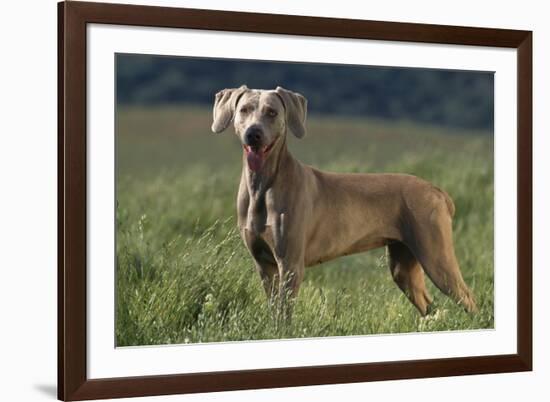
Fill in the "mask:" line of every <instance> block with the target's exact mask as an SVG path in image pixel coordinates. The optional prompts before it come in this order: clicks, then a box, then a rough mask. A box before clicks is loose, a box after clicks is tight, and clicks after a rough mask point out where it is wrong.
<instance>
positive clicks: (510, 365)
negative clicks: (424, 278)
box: [58, 1, 532, 400]
mask: <svg viewBox="0 0 550 402" xmlns="http://www.w3.org/2000/svg"><path fill="white" fill-rule="evenodd" d="M88 23H101V24H120V25H138V26H154V27H171V28H194V29H206V30H219V31H241V32H258V33H272V34H283V35H284V34H292V35H307V36H322V37H339V38H358V39H376V40H390V41H408V42H424V43H443V44H459V45H474V46H493V47H505V48H513V49H517V74H518V88H517V91H518V92H517V94H518V97H517V111H518V126H517V157H518V189H517V190H518V192H517V208H518V212H517V227H518V233H517V238H518V243H517V252H518V266H517V286H518V287H517V296H518V299H517V300H518V311H517V313H518V322H517V325H518V327H517V354H510V355H498V356H479V357H461V358H446V359H428V360H417V361H399V362H382V363H364V364H363V363H362V364H342V365H327V366H315V367H295V368H284V367H283V368H275V369H262V370H246V371H231V372H206V373H198V374H175V375H159V376H146V377H125V378H104V379H92V380H90V379H88V378H87V375H86V252H87V251H86V210H87V206H86V24H88ZM530 370H532V32H531V31H517V30H504V29H488V28H470V27H456V26H442V25H427V24H411V23H395V22H379V21H362V20H349V19H334V18H318V17H304V16H289V15H271V14H256V13H241V12H228V11H208V10H196V9H181V8H168V7H151V6H134V5H119V4H105V3H79V2H73V1H71V2H64V3H59V4H58V398H59V399H61V400H83V399H99V398H116V397H131V396H147V395H163V394H164V395H165V394H176V393H192V392H210V391H226V390H239V389H253V388H273V387H290V386H301V385H316V384H335V383H352V382H364V381H380V380H390V379H407V378H423V377H443V376H453V375H467V374H484V373H503V372H515V371H530Z"/></svg>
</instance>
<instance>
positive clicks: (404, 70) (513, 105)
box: [58, 1, 532, 400]
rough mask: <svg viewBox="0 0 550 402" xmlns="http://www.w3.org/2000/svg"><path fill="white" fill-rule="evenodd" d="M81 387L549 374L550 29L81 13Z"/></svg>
mask: <svg viewBox="0 0 550 402" xmlns="http://www.w3.org/2000/svg"><path fill="white" fill-rule="evenodd" d="M58 18H59V20H58V23H59V35H58V38H59V76H58V83H59V84H58V85H59V96H58V99H59V105H58V107H59V108H58V110H59V121H58V123H59V148H58V151H59V153H58V158H59V159H58V160H59V179H58V180H59V181H58V191H59V203H58V212H59V215H58V219H59V221H58V222H59V225H58V232H59V235H58V236H59V242H58V244H59V252H58V258H59V271H58V297H59V301H58V337H59V344H58V397H59V399H61V400H84V399H98V398H116V397H131V396H147V395H161V394H176V393H192V392H213V391H225V390H238V389H252V388H269V387H289V386H301V385H314V384H334V383H351V382H363V381H377V380H391V379H408V378H422V377H439V376H453V375H467V374H483V373H501V372H515V371H528V370H531V369H532V283H531V282H532V250H531V249H532V234H531V233H532V194H531V190H532V149H531V148H532V33H531V32H530V31H514V30H505V29H488V28H472V27H456V26H438V25H425V24H411V23H396V22H379V21H362V20H344V19H332V18H318V17H306V16H289V15H269V14H255V13H240V12H227V11H211V10H196V9H179V8H166V7H150V6H135V5H119V4H105V3H101V4H99V3H87V2H86V3H80V2H73V1H71V2H62V3H59V5H58Z"/></svg>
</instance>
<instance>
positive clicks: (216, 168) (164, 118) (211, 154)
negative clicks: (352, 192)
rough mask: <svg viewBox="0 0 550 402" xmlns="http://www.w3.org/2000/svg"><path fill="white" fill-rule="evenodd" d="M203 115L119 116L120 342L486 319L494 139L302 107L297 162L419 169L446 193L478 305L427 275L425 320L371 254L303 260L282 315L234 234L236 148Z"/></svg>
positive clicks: (457, 325) (177, 110)
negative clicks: (429, 308) (472, 310)
mask: <svg viewBox="0 0 550 402" xmlns="http://www.w3.org/2000/svg"><path fill="white" fill-rule="evenodd" d="M210 124H211V111H210V110H206V109H200V108H194V107H184V106H180V107H176V106H171V107H162V108H160V107H158V108H139V107H124V108H123V107H120V108H119V109H118V111H117V210H116V219H117V222H116V223H117V244H116V247H117V270H116V292H117V293H116V303H117V306H116V343H117V346H130V345H159V344H173V343H195V342H218V341H240V340H252V339H274V338H298V337H320V336H342V335H364V334H387V333H402V332H418V331H430V332H431V331H447V330H469V329H479V328H493V326H494V315H493V142H492V136H491V135H490V134H488V133H483V132H458V131H456V132H452V131H449V130H448V129H442V128H439V127H433V126H419V125H415V124H412V123H408V122H386V121H377V120H361V119H344V118H339V117H331V118H328V117H320V116H310V117H309V120H308V135H306V137H305V138H304V139H302V140H296V139H294V138H290V140H289V148H290V150H291V152H292V153H293V154H294V155H295V156H296V157H297V158H298V159H299V160H301V161H303V162H305V163H308V164H311V165H314V166H316V167H318V168H321V169H325V170H331V171H337V172H383V171H384V172H402V173H410V174H415V175H418V176H421V177H423V178H425V179H427V180H430V181H432V182H433V183H434V184H436V185H437V186H439V187H441V188H443V189H445V190H446V191H447V192H448V193H449V194H450V195H451V196H452V198H453V200H454V202H455V205H456V215H455V219H454V238H455V248H456V254H457V257H458V260H459V263H460V265H461V270H462V273H463V275H464V279H465V281H466V282H467V283H468V285H469V286H470V287H471V288H472V290H473V292H474V294H475V296H476V299H477V303H478V307H479V312H478V313H477V314H475V315H468V314H467V313H465V312H464V311H463V310H462V309H461V308H460V307H459V306H457V305H455V304H454V303H453V302H452V301H451V300H450V299H448V298H447V297H446V296H444V295H443V294H442V293H440V292H439V291H438V290H437V289H435V287H434V286H432V284H431V283H428V285H429V289H430V293H431V295H432V296H433V297H434V307H435V309H434V311H433V313H432V314H431V315H429V316H428V317H426V318H421V317H420V316H419V315H418V313H417V311H416V309H415V308H414V307H413V306H412V304H410V303H409V301H408V300H407V299H406V297H405V295H404V294H403V293H402V292H401V291H400V290H399V289H398V288H397V286H396V285H395V284H394V283H393V280H392V279H391V276H390V273H389V269H388V267H387V261H386V256H385V250H384V249H378V250H374V251H370V252H368V253H364V254H358V255H354V256H349V257H345V258H340V259H337V260H334V261H331V262H328V263H325V264H322V265H320V266H317V267H313V268H309V269H308V270H307V272H306V277H305V281H304V284H303V285H302V287H301V290H300V294H299V297H298V300H297V302H296V305H295V308H294V314H293V319H292V321H290V322H288V323H283V324H281V323H277V322H276V320H274V319H273V318H272V316H271V313H270V311H269V310H268V308H267V304H266V298H265V294H264V291H263V288H262V286H261V283H260V280H259V277H258V275H257V273H256V272H255V271H254V269H253V264H252V260H251V257H250V256H249V255H248V252H247V250H246V248H245V247H244V245H243V243H242V241H241V239H240V237H239V235H238V232H237V231H236V217H235V215H236V214H235V198H236V192H237V186H238V183H239V175H240V169H241V165H240V159H241V152H242V151H241V148H240V145H239V143H238V140H237V138H236V136H235V135H234V134H233V133H232V129H231V130H228V131H227V132H225V133H224V134H219V135H215V134H211V133H210V130H209V127H210ZM428 282H429V281H428Z"/></svg>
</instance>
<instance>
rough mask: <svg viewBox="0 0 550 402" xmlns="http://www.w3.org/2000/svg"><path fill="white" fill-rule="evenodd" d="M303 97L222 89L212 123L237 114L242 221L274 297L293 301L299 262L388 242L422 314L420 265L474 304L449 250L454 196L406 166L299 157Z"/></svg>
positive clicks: (425, 306)
mask: <svg viewBox="0 0 550 402" xmlns="http://www.w3.org/2000/svg"><path fill="white" fill-rule="evenodd" d="M306 116H307V100H306V98H305V97H304V96H303V95H301V94H299V93H297V92H293V91H290V90H287V89H284V88H282V87H277V88H276V89H275V90H260V89H249V88H247V87H246V85H243V86H241V87H240V88H231V89H224V90H222V91H219V92H218V93H217V94H216V96H215V101H214V110H213V124H212V131H213V132H214V133H221V132H223V131H225V130H226V129H227V128H228V127H229V125H230V124H231V123H232V122H233V125H234V128H235V133H236V134H237V136H238V137H239V140H240V142H241V144H242V147H243V157H242V159H243V168H242V174H241V179H240V185H239V191H238V196H237V213H238V226H239V230H240V234H241V236H242V239H243V241H244V243H245V245H246V247H247V248H248V251H249V252H250V254H251V256H252V258H253V260H254V264H255V267H256V270H257V271H258V273H259V275H260V277H261V280H262V282H263V285H264V288H265V291H266V294H267V296H268V299H269V300H270V301H273V300H275V299H278V300H283V301H284V302H283V305H286V304H287V303H286V301H288V300H293V299H294V298H295V297H296V295H297V294H298V290H299V288H300V284H301V283H302V281H303V279H304V273H305V268H306V267H310V266H314V265H317V264H321V263H323V262H325V261H329V260H332V259H335V258H337V257H340V256H345V255H349V254H355V253H360V252H365V251H368V250H371V249H374V248H378V247H384V246H385V247H387V251H388V255H389V268H390V272H391V275H392V277H393V280H394V281H395V282H396V284H397V285H398V286H399V288H400V289H401V290H402V291H403V292H404V293H405V295H406V296H407V297H408V299H409V300H410V302H411V303H412V304H413V305H414V306H415V307H416V308H417V309H418V311H419V312H420V314H421V315H422V316H425V315H426V314H428V312H429V309H430V305H431V303H432V298H431V296H430V295H429V294H428V291H427V289H426V284H425V280H424V273H426V274H427V276H428V277H429V278H430V279H431V281H432V282H433V283H434V284H435V285H436V287H437V288H439V290H441V291H442V292H443V293H444V294H446V295H447V296H449V297H451V298H452V299H453V300H454V301H455V302H457V303H459V304H460V305H462V306H463V307H464V309H465V310H466V311H468V312H475V311H476V303H475V300H474V297H473V294H472V292H471V290H470V289H469V288H468V286H467V285H466V283H465V282H464V280H463V278H462V275H461V272H460V268H459V265H458V262H457V259H456V256H455V252H454V247H453V235H452V217H453V215H454V212H455V206H454V203H453V201H452V199H451V197H450V196H449V195H448V194H447V193H446V192H444V191H443V190H441V189H439V188H438V187H436V186H434V185H432V184H430V183H429V182H427V181H425V180H422V179H420V178H418V177H415V176H411V175H407V174H389V173H388V174H374V173H373V174H358V173H343V174H339V173H328V172H322V171H320V170H318V169H315V168H314V167H311V166H307V165H304V164H302V163H301V162H299V161H298V160H296V159H295V158H294V157H293V156H292V155H291V154H290V152H289V150H288V148H287V135H288V133H289V132H290V133H292V134H293V135H295V136H296V137H297V138H302V137H304V136H305V134H306Z"/></svg>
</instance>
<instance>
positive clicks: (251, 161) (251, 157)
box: [246, 151, 264, 172]
mask: <svg viewBox="0 0 550 402" xmlns="http://www.w3.org/2000/svg"><path fill="white" fill-rule="evenodd" d="M246 160H247V162H248V167H249V168H250V170H252V171H253V172H257V171H258V170H260V169H261V168H262V164H263V163H264V160H263V158H262V155H261V154H259V153H256V152H254V151H250V152H248V154H247V155H246Z"/></svg>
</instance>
